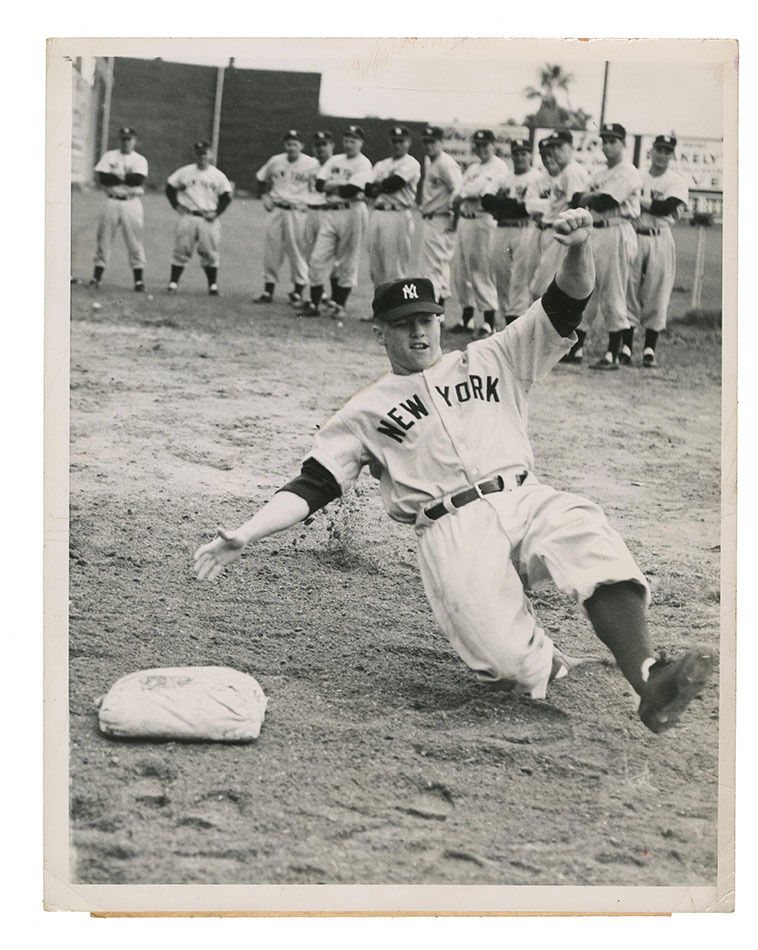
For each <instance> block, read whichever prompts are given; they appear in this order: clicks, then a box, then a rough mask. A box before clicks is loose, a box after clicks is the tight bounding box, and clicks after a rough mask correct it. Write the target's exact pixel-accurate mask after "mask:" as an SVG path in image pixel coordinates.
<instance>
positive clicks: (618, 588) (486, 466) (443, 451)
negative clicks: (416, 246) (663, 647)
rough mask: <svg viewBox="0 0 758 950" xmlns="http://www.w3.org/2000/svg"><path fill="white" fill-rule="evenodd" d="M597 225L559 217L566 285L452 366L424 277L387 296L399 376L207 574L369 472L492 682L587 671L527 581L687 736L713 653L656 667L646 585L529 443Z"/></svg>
mask: <svg viewBox="0 0 758 950" xmlns="http://www.w3.org/2000/svg"><path fill="white" fill-rule="evenodd" d="M591 226H592V219H591V216H590V215H589V213H588V212H587V211H586V210H584V209H577V210H569V211H566V212H564V213H563V214H561V215H560V216H559V217H558V218H557V219H556V221H555V222H554V226H553V229H554V235H555V238H556V240H558V241H560V242H561V243H562V244H564V245H565V246H566V247H567V253H566V256H565V258H564V261H563V263H562V265H561V268H560V271H559V273H558V275H557V277H556V279H555V280H554V281H553V283H552V284H551V285H550V287H549V288H548V290H547V291H546V293H545V294H544V295H543V297H542V298H541V299H540V300H538V301H536V302H535V303H534V304H532V305H531V307H530V308H529V310H528V311H527V313H525V314H524V315H523V316H521V317H519V319H518V320H516V321H515V322H514V323H512V324H511V325H510V326H508V327H506V328H505V329H504V330H502V331H500V332H498V333H495V334H493V335H492V336H491V337H489V338H488V339H485V340H481V341H479V342H478V343H473V344H471V345H469V346H468V347H467V349H466V350H465V351H459V350H457V349H456V350H453V351H452V352H450V353H446V354H443V353H442V349H441V345H440V324H439V316H440V314H441V310H442V308H441V307H440V306H439V304H438V303H437V302H436V300H435V299H434V291H433V287H432V283H431V281H430V280H429V279H428V278H423V277H419V278H414V277H409V278H405V279H401V280H397V281H390V282H387V283H385V284H381V285H380V286H379V287H378V288H377V289H376V292H375V294H374V300H373V314H374V321H375V323H374V333H375V335H376V338H377V339H378V340H379V342H380V343H381V344H382V345H383V346H384V349H385V351H386V353H387V357H388V360H389V363H390V372H388V373H386V374H385V375H383V376H381V377H379V379H377V380H375V381H374V382H373V383H371V384H369V385H368V386H366V387H364V388H363V389H361V390H360V391H359V392H358V393H356V394H355V395H354V396H353V397H352V398H350V399H349V400H348V402H347V403H346V405H345V406H344V407H343V408H342V409H341V410H339V411H338V412H337V413H336V414H335V415H333V416H332V417H331V418H330V419H328V420H327V421H326V422H325V423H324V425H323V426H322V427H321V428H320V429H319V431H318V433H317V435H316V436H315V439H314V442H313V446H312V448H311V450H310V452H309V453H308V454H307V456H306V457H305V460H304V462H303V464H302V469H301V472H300V475H298V476H297V477H296V478H294V479H293V480H292V481H290V482H288V483H287V484H286V485H284V486H283V488H282V489H281V490H280V491H279V492H277V493H276V494H275V495H274V496H273V497H272V498H271V499H270V500H269V501H268V502H267V503H266V504H265V505H264V506H263V507H262V508H261V509H260V510H259V511H258V512H257V513H256V514H254V515H253V516H252V517H251V518H250V519H249V520H248V521H246V522H245V523H244V524H242V525H241V526H240V527H239V528H237V529H236V530H233V531H225V530H220V531H219V533H218V536H217V537H216V539H215V540H213V541H211V542H210V543H208V544H205V545H203V546H202V547H200V548H199V549H198V551H197V552H196V554H195V571H196V574H197V577H198V578H200V579H208V580H212V579H213V578H215V577H217V576H218V574H219V573H220V572H221V571H222V570H223V569H224V568H225V567H226V566H227V565H229V564H230V563H231V562H232V561H234V560H235V559H236V558H237V557H239V555H240V554H241V552H242V550H243V548H244V547H245V546H246V545H247V544H250V543H252V542H255V541H260V540H261V539H263V538H265V537H268V536H269V535H271V534H274V533H275V532H278V531H282V530H284V529H286V528H289V527H292V526H294V525H296V524H298V523H299V522H301V521H303V520H304V519H305V518H307V517H309V515H310V514H311V513H313V512H314V511H316V510H318V509H319V508H321V507H323V506H324V505H326V504H328V503H329V502H330V501H332V500H333V499H335V498H337V497H339V496H340V495H341V494H343V493H344V492H345V491H346V490H347V489H348V488H349V487H350V486H351V485H353V484H354V483H355V481H356V479H357V478H358V476H359V474H360V472H361V470H362V469H363V468H364V467H368V468H369V470H370V471H371V473H372V475H373V476H374V477H375V478H377V479H378V480H379V482H380V488H381V494H382V499H383V502H384V506H385V509H386V510H387V513H388V514H389V516H390V517H391V518H393V519H395V520H396V521H399V522H402V523H405V524H408V525H411V526H413V527H414V530H415V533H416V538H417V547H418V556H419V564H420V569H421V575H422V579H423V583H424V588H425V591H426V594H427V597H428V599H429V602H430V605H431V607H432V610H433V612H434V616H435V618H436V620H437V623H438V624H439V626H440V627H441V629H442V630H443V631H444V633H445V634H446V635H447V637H448V639H449V640H450V642H451V644H452V646H453V647H454V648H455V650H456V651H457V652H458V654H459V655H460V657H461V658H462V659H463V661H464V662H465V663H466V664H467V665H468V666H469V667H470V668H471V669H472V670H474V672H475V674H476V676H477V678H478V679H480V680H482V681H485V682H492V681H495V680H500V681H505V682H507V683H508V684H510V685H511V687H512V688H513V689H515V690H516V691H518V692H520V693H523V694H526V695H528V696H531V697H533V698H535V699H539V698H544V696H545V695H546V690H547V687H548V684H549V683H550V682H551V681H552V680H554V679H559V678H562V677H563V676H565V675H566V674H568V673H569V672H570V670H571V669H572V667H573V666H575V665H576V662H578V661H575V660H572V659H571V658H569V657H566V656H565V655H564V654H563V653H562V652H561V651H560V650H559V649H558V648H557V647H556V646H554V644H553V642H552V641H551V640H550V638H549V637H548V636H547V635H546V633H545V631H544V630H543V629H542V628H541V627H540V626H539V624H538V622H537V619H536V617H535V614H534V611H533V609H532V605H531V603H530V602H529V600H528V599H527V596H526V593H525V589H524V584H525V583H526V584H527V585H528V586H530V587H531V586H532V585H534V584H536V583H537V582H538V581H540V580H545V579H547V578H548V577H551V578H552V579H553V581H554V582H555V583H556V585H557V586H558V587H559V588H560V589H561V590H562V591H563V592H564V593H566V594H569V595H570V596H572V597H573V599H574V600H576V601H577V602H578V603H580V604H581V605H582V606H583V608H584V610H585V612H586V614H587V616H588V617H589V619H590V621H591V623H592V626H593V628H594V630H595V633H596V634H597V636H598V637H599V639H600V640H601V641H602V642H603V643H604V644H606V645H607V646H608V648H609V649H610V650H611V652H612V653H613V655H614V657H615V659H616V662H617V663H618V666H619V667H620V669H621V672H622V673H623V675H624V676H625V677H626V679H627V680H628V681H629V683H630V684H631V686H632V687H633V688H634V690H635V691H636V692H637V694H638V695H639V697H640V704H639V715H640V718H641V719H642V721H643V723H644V724H645V725H646V726H647V727H648V728H649V729H651V730H652V731H653V732H662V731H664V730H665V729H668V728H670V727H671V726H673V725H674V724H675V723H676V722H677V721H678V720H679V718H680V716H681V715H682V713H683V712H684V710H685V708H686V707H687V706H688V704H689V703H690V701H691V700H692V699H694V698H695V697H696V696H697V695H698V693H699V692H700V691H701V690H702V689H703V687H704V686H705V684H706V682H707V680H708V678H709V676H710V673H711V670H712V665H713V656H712V653H711V651H710V650H708V649H707V648H698V649H696V650H693V651H691V652H689V653H687V654H685V655H684V656H683V657H681V658H680V659H679V660H677V661H676V662H672V663H669V662H667V661H664V660H656V659H655V657H654V656H653V652H652V648H651V645H650V641H649V637H648V632H647V625H646V606H647V603H648V600H649V590H648V586H647V582H646V580H645V577H644V575H643V574H642V573H641V571H640V570H639V568H638V567H637V565H636V564H635V562H634V560H633V559H632V556H631V554H630V553H629V551H628V550H627V548H626V546H625V545H624V543H623V541H622V540H621V538H620V537H619V535H618V534H617V533H616V532H615V531H614V530H613V529H612V528H611V527H610V525H609V524H608V522H607V520H606V518H605V516H604V514H603V513H602V511H601V510H600V509H599V508H598V507H597V506H596V505H594V504H592V503H591V502H589V501H587V500H586V499H584V498H581V497H579V496H577V495H573V494H569V493H566V492H560V491H556V490H554V489H552V488H550V487H549V486H547V485H542V484H540V482H539V481H538V479H537V478H536V477H535V475H534V473H533V457H532V450H531V446H530V444H529V440H528V437H527V432H526V412H527V399H528V395H529V391H530V389H531V387H532V385H533V384H534V383H536V382H537V381H538V380H539V379H541V378H544V377H545V376H546V375H547V374H548V373H549V371H550V369H551V368H552V366H554V365H555V363H556V362H557V361H558V360H559V359H560V357H561V355H562V354H564V353H566V352H567V351H568V349H569V348H570V346H571V345H572V343H573V342H574V341H575V339H576V337H575V335H574V327H576V325H577V324H578V323H579V321H580V319H581V315H582V311H583V310H584V307H585V305H586V303H587V301H588V299H589V297H590V295H591V294H592V290H593V287H594V282H595V268H594V260H593V255H592V246H591V243H590V241H589V240H588V239H589V237H590V232H591ZM512 558H516V563H514V561H513V560H512Z"/></svg>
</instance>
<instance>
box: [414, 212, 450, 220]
mask: <svg viewBox="0 0 758 950" xmlns="http://www.w3.org/2000/svg"><path fill="white" fill-rule="evenodd" d="M452 213H453V212H452V211H431V212H429V213H428V214H422V215H421V217H422V218H423V219H424V221H431V220H432V218H449V217H450V216H451V215H452Z"/></svg>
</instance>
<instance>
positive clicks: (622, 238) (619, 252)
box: [582, 221, 637, 333]
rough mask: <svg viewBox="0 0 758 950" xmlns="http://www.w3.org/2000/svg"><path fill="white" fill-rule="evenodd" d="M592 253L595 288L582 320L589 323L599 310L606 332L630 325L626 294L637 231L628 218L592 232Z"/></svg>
mask: <svg viewBox="0 0 758 950" xmlns="http://www.w3.org/2000/svg"><path fill="white" fill-rule="evenodd" d="M592 250H593V251H594V254H595V274H596V277H595V292H594V294H593V295H592V297H591V298H590V302H589V304H588V305H587V310H586V311H585V315H584V319H583V320H582V323H583V324H584V325H585V326H590V325H591V324H592V321H593V319H594V316H595V314H598V313H599V314H600V315H601V316H602V318H603V322H604V323H605V329H606V330H607V331H608V332H609V333H613V332H614V331H617V330H626V329H628V327H629V316H628V314H627V306H626V304H627V294H628V292H629V275H630V273H631V270H632V265H633V263H634V258H635V257H636V255H637V235H636V234H635V232H634V228H633V227H632V225H631V223H629V222H628V221H625V222H622V223H621V224H614V225H612V226H611V227H609V228H596V229H595V230H593V232H592Z"/></svg>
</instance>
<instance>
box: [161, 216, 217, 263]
mask: <svg viewBox="0 0 758 950" xmlns="http://www.w3.org/2000/svg"><path fill="white" fill-rule="evenodd" d="M220 243H221V222H220V221H219V219H218V218H216V220H215V221H206V220H205V218H200V217H198V216H196V215H193V214H183V215H181V216H180V217H179V220H178V221H177V222H176V234H175V236H174V257H173V260H172V261H171V263H172V264H178V265H179V266H180V267H184V266H185V264H187V263H188V262H189V261H190V260H191V258H192V255H193V253H194V252H195V249H197V254H198V257H199V258H200V261H201V263H202V265H203V267H218V265H219V245H220Z"/></svg>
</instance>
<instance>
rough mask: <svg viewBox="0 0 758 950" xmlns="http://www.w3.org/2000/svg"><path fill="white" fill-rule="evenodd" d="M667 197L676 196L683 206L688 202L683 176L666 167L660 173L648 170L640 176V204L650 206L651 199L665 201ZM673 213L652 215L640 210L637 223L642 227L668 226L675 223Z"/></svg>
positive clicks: (688, 196) (688, 194)
mask: <svg viewBox="0 0 758 950" xmlns="http://www.w3.org/2000/svg"><path fill="white" fill-rule="evenodd" d="M667 198H678V199H679V201H681V202H683V204H684V206H685V208H686V207H687V205H688V204H689V200H690V193H689V189H688V188H687V183H686V182H685V180H684V178H682V176H681V175H679V174H678V173H677V172H675V171H672V170H671V169H670V168H667V169H666V171H665V172H664V173H663V174H662V175H652V174H651V173H650V171H647V172H645V174H644V175H643V176H642V195H641V204H642V205H643V206H644V205H647V207H650V202H651V201H665V200H666V199H667ZM676 220H677V218H676V216H675V215H654V214H650V213H649V212H647V211H641V213H640V217H639V221H638V222H637V224H638V225H639V226H640V227H643V228H660V227H669V226H671V225H672V224H675V223H676Z"/></svg>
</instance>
